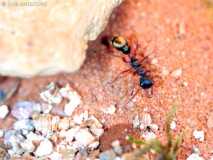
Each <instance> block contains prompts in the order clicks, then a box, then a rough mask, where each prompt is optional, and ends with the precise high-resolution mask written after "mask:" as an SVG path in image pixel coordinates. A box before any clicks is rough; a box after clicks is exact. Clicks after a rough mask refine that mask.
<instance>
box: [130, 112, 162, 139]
mask: <svg viewBox="0 0 213 160" xmlns="http://www.w3.org/2000/svg"><path fill="white" fill-rule="evenodd" d="M132 123H133V128H140V130H141V135H142V137H143V138H144V139H145V140H150V139H154V138H156V135H155V132H156V131H157V130H158V125H157V124H154V123H152V118H151V115H150V114H149V113H145V114H144V115H143V117H142V119H139V116H138V115H137V116H135V117H134V118H133V122H132Z"/></svg>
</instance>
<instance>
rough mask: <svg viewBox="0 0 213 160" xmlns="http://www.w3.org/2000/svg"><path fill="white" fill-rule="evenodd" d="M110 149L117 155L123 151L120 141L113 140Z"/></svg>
mask: <svg viewBox="0 0 213 160" xmlns="http://www.w3.org/2000/svg"><path fill="white" fill-rule="evenodd" d="M112 148H113V150H114V152H115V153H117V154H119V155H121V154H122V152H123V149H122V147H121V145H120V141H119V140H115V141H113V142H112Z"/></svg>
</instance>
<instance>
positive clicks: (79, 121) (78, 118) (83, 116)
mask: <svg viewBox="0 0 213 160" xmlns="http://www.w3.org/2000/svg"><path fill="white" fill-rule="evenodd" d="M88 118H89V113H88V111H85V112H84V113H82V114H80V115H75V116H74V117H73V121H74V123H76V124H78V125H79V124H82V123H83V122H84V121H87V120H88Z"/></svg>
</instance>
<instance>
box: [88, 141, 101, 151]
mask: <svg viewBox="0 0 213 160" xmlns="http://www.w3.org/2000/svg"><path fill="white" fill-rule="evenodd" d="M99 144H100V143H99V141H95V142H93V143H91V144H90V145H88V148H89V149H90V150H95V149H97V148H98V146H99Z"/></svg>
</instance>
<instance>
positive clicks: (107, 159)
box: [99, 150, 116, 160]
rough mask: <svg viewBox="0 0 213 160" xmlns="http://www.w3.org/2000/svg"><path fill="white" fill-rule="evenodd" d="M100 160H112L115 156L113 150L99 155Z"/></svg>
mask: <svg viewBox="0 0 213 160" xmlns="http://www.w3.org/2000/svg"><path fill="white" fill-rule="evenodd" d="M99 158H100V160H114V159H115V158H116V154H115V152H114V151H113V150H107V151H105V152H102V153H101V154H100V155H99Z"/></svg>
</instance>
